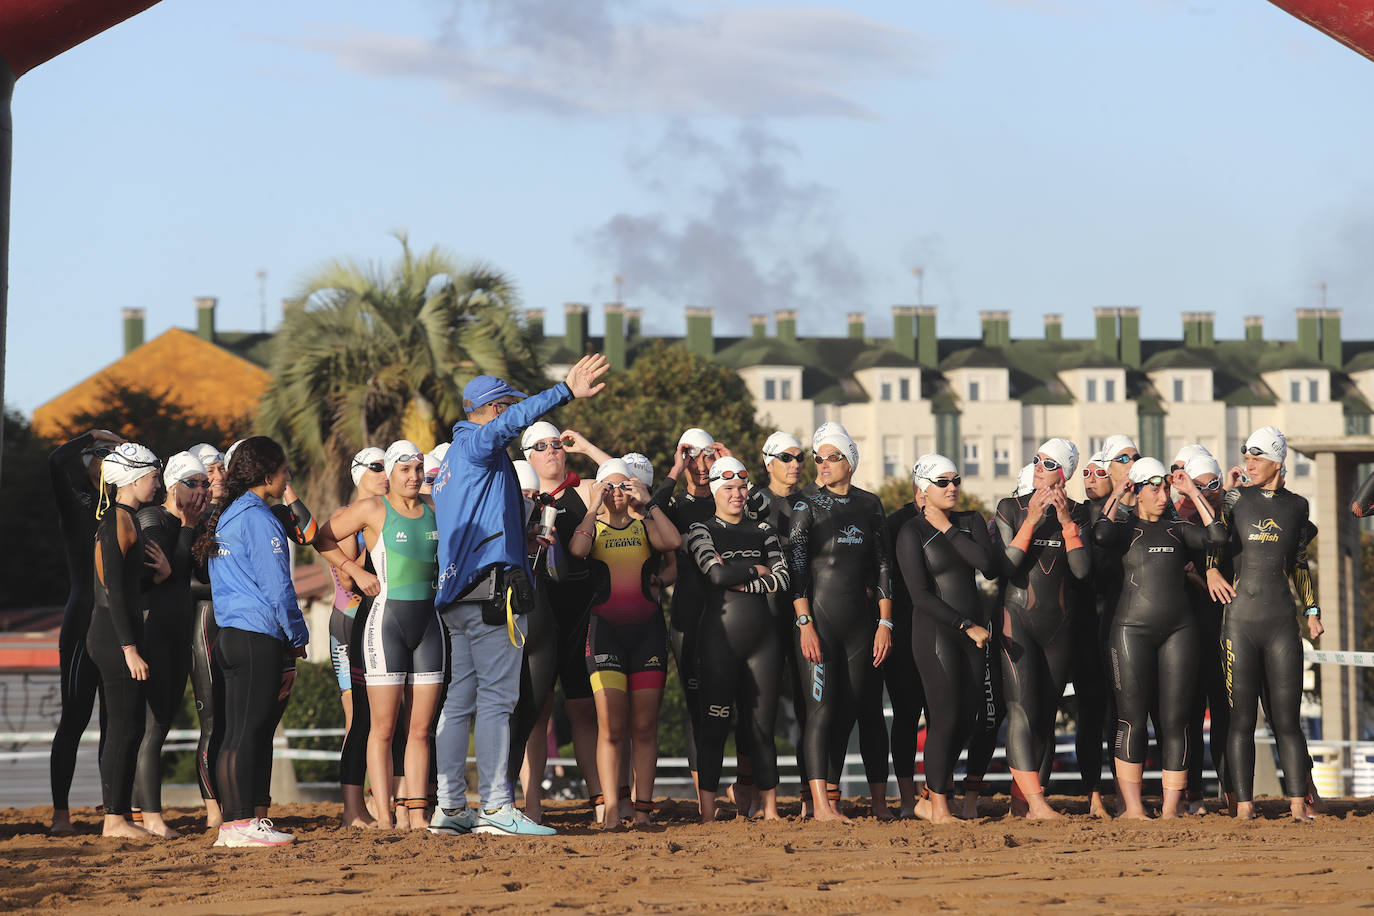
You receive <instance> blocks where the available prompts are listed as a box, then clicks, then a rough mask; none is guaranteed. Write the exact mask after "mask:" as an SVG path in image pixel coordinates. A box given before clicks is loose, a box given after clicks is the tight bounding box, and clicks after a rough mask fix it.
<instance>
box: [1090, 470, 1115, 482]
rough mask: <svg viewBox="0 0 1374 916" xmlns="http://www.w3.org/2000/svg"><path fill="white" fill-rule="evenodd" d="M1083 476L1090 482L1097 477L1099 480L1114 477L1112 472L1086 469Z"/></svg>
mask: <svg viewBox="0 0 1374 916" xmlns="http://www.w3.org/2000/svg"><path fill="white" fill-rule="evenodd" d="M1083 476H1084V477H1086V478H1088V479H1089V480H1091V479H1092V478H1094V477H1096V478H1097V479H1098V480H1105V479H1106V478H1108V477H1110V476H1112V475H1111V472H1110V471H1107V470H1104V469H1103V468H1084V469H1083Z"/></svg>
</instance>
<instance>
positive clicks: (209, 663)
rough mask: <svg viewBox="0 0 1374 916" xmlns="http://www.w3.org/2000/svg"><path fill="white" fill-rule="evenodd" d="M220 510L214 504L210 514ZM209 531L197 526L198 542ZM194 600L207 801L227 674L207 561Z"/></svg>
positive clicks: (199, 748)
mask: <svg viewBox="0 0 1374 916" xmlns="http://www.w3.org/2000/svg"><path fill="white" fill-rule="evenodd" d="M215 511H216V508H215V506H214V505H213V504H212V505H211V508H210V509H209V510H208V512H207V518H208V517H209V515H211V514H213V513H214V512H215ZM204 530H205V520H202V521H201V523H200V525H198V526H197V527H196V534H195V538H193V539H192V541H191V543H192V544H194V543H195V542H196V541H198V540H199V539H200V537H201V535H202V534H203V533H204ZM191 598H192V600H193V601H195V616H194V617H193V618H192V622H191V692H192V693H193V694H194V696H195V700H196V718H197V719H198V720H199V722H200V741H199V743H198V744H197V745H196V782H198V783H199V784H200V797H201V798H203V799H205V800H206V801H210V800H212V799H218V798H219V795H218V793H217V792H216V791H215V757H216V755H217V754H218V753H219V747H220V744H221V742H222V740H223V738H224V734H223V730H224V716H223V712H224V672H223V671H221V670H220V669H219V662H217V661H215V639H216V638H217V637H218V636H219V624H217V623H216V622H215V604H214V601H213V600H212V594H211V591H210V570H209V566H208V565H207V561H206V560H198V561H197V562H196V564H195V569H194V576H193V578H192V580H191Z"/></svg>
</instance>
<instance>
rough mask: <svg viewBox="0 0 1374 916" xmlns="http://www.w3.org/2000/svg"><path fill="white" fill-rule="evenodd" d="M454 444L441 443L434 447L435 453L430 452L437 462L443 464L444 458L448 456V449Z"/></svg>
mask: <svg viewBox="0 0 1374 916" xmlns="http://www.w3.org/2000/svg"><path fill="white" fill-rule="evenodd" d="M452 444H453V443H452V442H440V443H439V444H438V445H436V446H434V451H432V452H430V454H431V455H433V456H434V460H435V461H437V462H439V463H440V464H443V463H444V457H445V456H446V455H448V447H449V446H450V445H452Z"/></svg>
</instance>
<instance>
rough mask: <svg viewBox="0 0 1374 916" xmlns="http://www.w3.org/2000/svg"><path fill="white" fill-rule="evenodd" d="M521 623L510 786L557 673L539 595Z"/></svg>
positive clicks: (552, 632)
mask: <svg viewBox="0 0 1374 916" xmlns="http://www.w3.org/2000/svg"><path fill="white" fill-rule="evenodd" d="M541 591H542V590H541ZM521 626H522V627H523V628H524V629H525V655H524V657H523V658H522V659H521V662H520V699H519V700H518V701H516V704H515V712H513V713H511V718H510V759H509V760H508V761H507V764H506V779H507V781H509V782H510V784H511V785H514V784H515V783H516V782H517V781H518V780H519V779H520V768H521V767H522V766H523V765H524V763H525V745H526V744H528V743H529V740H530V735H531V734H532V733H533V732H534V724H535V722H537V721H538V720H539V714H540V713H541V712H543V711H544V704H545V703H546V702H547V701H548V699H549V694H550V693H553V682H554V680H555V679H556V678H557V676H558V632H557V627H556V626H555V624H554V619H553V611H552V610H550V609H549V604H548V601H547V600H545V597H544V596H543V595H542V594H541V595H540V597H539V601H538V603H537V606H536V607H535V609H534V610H533V611H531V612H530V613H529V614H527V615H526V616H525V618H524V619H523V620H522V621H521ZM543 778H544V774H543V773H531V774H530V779H532V780H534V781H535V782H536V783H538V782H540V781H542V780H543ZM525 791H526V792H529V786H525Z"/></svg>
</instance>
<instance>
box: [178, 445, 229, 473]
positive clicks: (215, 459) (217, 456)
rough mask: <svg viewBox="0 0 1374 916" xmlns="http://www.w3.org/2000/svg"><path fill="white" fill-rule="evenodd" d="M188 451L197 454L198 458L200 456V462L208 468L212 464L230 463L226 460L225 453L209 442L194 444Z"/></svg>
mask: <svg viewBox="0 0 1374 916" xmlns="http://www.w3.org/2000/svg"><path fill="white" fill-rule="evenodd" d="M187 451H188V452H190V453H191V454H192V455H195V456H196V457H197V458H199V459H200V463H201V464H203V465H205V467H207V468H208V467H209V466H210V465H212V464H228V463H229V462H227V461H225V460H224V454H223V453H222V452H220V450H219V449H217V448H215V447H214V446H213V445H211V444H210V443H208V442H202V443H200V444H199V445H193V446H191V447H190V448H188V449H187Z"/></svg>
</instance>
